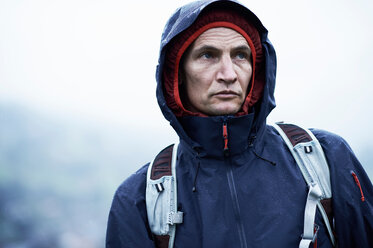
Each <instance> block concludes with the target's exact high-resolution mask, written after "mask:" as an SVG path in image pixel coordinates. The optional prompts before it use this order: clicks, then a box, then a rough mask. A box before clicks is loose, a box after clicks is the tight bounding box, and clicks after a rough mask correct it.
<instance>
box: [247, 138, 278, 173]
mask: <svg viewBox="0 0 373 248" xmlns="http://www.w3.org/2000/svg"><path fill="white" fill-rule="evenodd" d="M255 139H256V136H255V135H254V136H251V137H250V138H249V147H252V148H253V153H254V155H255V156H256V157H257V158H259V159H261V160H263V161H265V162H267V163H270V164H271V165H273V166H276V162H273V161H271V160H269V159H266V158H263V157H262V156H260V155H259V154H258V153H256V151H255V149H254V141H255Z"/></svg>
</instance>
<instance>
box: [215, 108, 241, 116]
mask: <svg viewBox="0 0 373 248" xmlns="http://www.w3.org/2000/svg"><path fill="white" fill-rule="evenodd" d="M239 110H240V108H238V107H225V108H216V109H213V110H211V113H209V115H235V114H236V113H237V112H238V111H239Z"/></svg>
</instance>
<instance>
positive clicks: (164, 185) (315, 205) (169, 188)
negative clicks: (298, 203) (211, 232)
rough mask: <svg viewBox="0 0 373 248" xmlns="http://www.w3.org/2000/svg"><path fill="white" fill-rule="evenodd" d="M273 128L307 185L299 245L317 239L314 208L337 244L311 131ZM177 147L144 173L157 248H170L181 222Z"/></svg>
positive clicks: (321, 159) (323, 168)
mask: <svg viewBox="0 0 373 248" xmlns="http://www.w3.org/2000/svg"><path fill="white" fill-rule="evenodd" d="M274 127H275V129H276V130H277V132H278V133H279V134H280V135H281V137H282V138H283V140H284V142H285V143H286V145H287V146H288V148H289V150H290V152H291V154H292V155H293V157H294V159H295V161H296V163H297V165H298V167H299V169H300V171H301V172H302V175H303V177H304V179H305V181H306V183H307V185H308V187H309V190H308V195H307V200H306V203H305V211H304V225H303V234H302V239H301V241H300V243H299V248H308V247H309V245H310V243H313V242H315V240H316V237H317V231H318V226H317V225H316V224H314V221H315V215H316V209H319V212H320V213H321V215H322V218H323V220H324V223H325V225H326V228H327V230H328V233H329V237H330V240H331V242H332V244H333V246H336V241H335V237H334V234H333V230H332V223H333V217H332V215H331V212H332V208H331V197H332V193H331V186H330V172H329V166H328V164H327V161H326V158H325V155H324V152H323V150H322V147H321V145H320V143H319V141H318V140H317V139H316V137H315V136H314V135H313V134H312V132H311V131H310V130H308V129H303V128H300V127H298V126H296V125H294V124H285V123H283V122H278V123H276V124H275V125H274ZM177 146H178V144H173V145H170V146H168V147H166V148H164V149H163V150H162V151H161V152H159V154H158V155H157V156H156V157H155V158H154V160H153V161H152V162H151V163H150V165H149V168H148V172H147V181H146V195H145V199H146V210H147V215H148V222H149V226H150V229H151V231H152V234H153V238H154V242H155V245H156V247H158V248H173V246H174V239H175V232H176V225H177V224H181V223H182V222H183V212H180V211H178V209H177V182H176V160H177V159H175V158H176V156H177V154H176V153H177Z"/></svg>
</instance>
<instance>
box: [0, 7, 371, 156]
mask: <svg viewBox="0 0 373 248" xmlns="http://www.w3.org/2000/svg"><path fill="white" fill-rule="evenodd" d="M186 2H188V1H177V0H167V1H123V0H120V1H117V0H115V1H114V0H106V1H104V0H28V1H27V0H0V99H1V101H2V102H13V103H18V104H21V105H27V106H29V107H32V108H36V109H40V110H43V111H46V112H47V113H55V114H60V115H63V116H75V117H77V116H79V117H84V118H87V119H90V120H92V121H99V122H104V123H114V124H116V125H120V126H123V127H132V128H133V127H137V128H140V129H141V128H148V127H152V128H154V129H155V130H158V131H159V132H169V131H170V130H171V129H170V127H169V126H168V124H167V123H166V122H165V121H164V119H163V116H162V115H161V112H160V111H159V108H158V105H157V103H156V99H155V85H156V84H155V79H154V78H155V76H154V75H155V67H156V63H157V59H158V58H157V56H158V48H159V42H160V35H161V32H162V30H163V26H164V24H165V23H166V21H167V19H168V17H169V16H170V15H171V14H172V13H173V11H174V10H175V9H176V8H177V7H178V6H180V5H181V4H184V3H186ZM243 2H245V4H246V5H247V6H248V7H249V8H251V10H252V11H253V12H254V13H256V14H257V16H258V17H259V18H260V19H261V20H262V22H263V24H264V25H265V26H266V27H267V29H268V30H269V37H270V40H271V41H272V43H273V45H274V47H275V49H276V51H277V57H278V74H277V75H278V77H277V88H276V101H277V106H278V107H277V108H276V109H275V111H274V112H273V114H272V115H271V116H270V118H269V121H270V122H274V121H278V120H286V121H291V122H294V123H298V124H302V125H305V126H307V127H319V128H323V129H327V130H330V131H333V132H336V133H338V134H340V135H342V136H343V137H345V138H346V139H347V140H348V141H349V142H350V143H351V145H352V146H353V148H354V147H359V149H370V150H371V149H372V141H371V139H372V131H371V123H372V120H373V118H372V112H373V111H372V104H371V102H370V96H371V94H372V92H373V87H372V83H371V72H372V63H371V60H372V57H373V32H372V28H373V15H372V14H373V5H372V1H370V0H355V1H346V0H314V1H306V0H285V1H278V0H271V1H270V0H268V1H265V0H256V1H254V0H251V1H243Z"/></svg>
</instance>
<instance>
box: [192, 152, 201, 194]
mask: <svg viewBox="0 0 373 248" xmlns="http://www.w3.org/2000/svg"><path fill="white" fill-rule="evenodd" d="M195 159H197V170H196V174H195V175H194V179H193V188H192V191H193V192H196V191H197V177H198V172H199V167H200V157H199V152H198V151H197V154H196V156H195Z"/></svg>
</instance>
